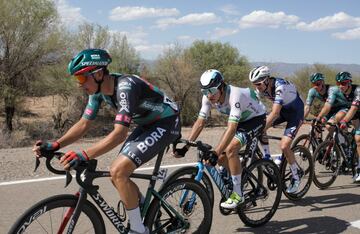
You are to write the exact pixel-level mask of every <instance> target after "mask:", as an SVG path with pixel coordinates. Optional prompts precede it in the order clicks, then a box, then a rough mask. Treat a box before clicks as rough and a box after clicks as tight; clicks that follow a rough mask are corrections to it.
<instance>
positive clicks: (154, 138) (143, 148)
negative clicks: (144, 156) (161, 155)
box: [136, 127, 166, 153]
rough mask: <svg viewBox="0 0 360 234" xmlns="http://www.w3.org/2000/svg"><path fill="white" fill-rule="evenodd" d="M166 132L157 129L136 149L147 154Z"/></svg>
mask: <svg viewBox="0 0 360 234" xmlns="http://www.w3.org/2000/svg"><path fill="white" fill-rule="evenodd" d="M165 132H166V130H165V129H163V128H160V127H157V128H156V130H155V131H153V132H152V133H150V136H148V137H146V138H145V140H144V141H142V142H140V143H139V144H138V145H137V146H136V147H137V148H138V149H139V150H140V151H141V153H145V152H146V151H147V150H148V148H149V147H151V146H153V145H154V144H155V143H156V142H158V141H159V139H160V138H161V137H162V136H163V135H164V133H165Z"/></svg>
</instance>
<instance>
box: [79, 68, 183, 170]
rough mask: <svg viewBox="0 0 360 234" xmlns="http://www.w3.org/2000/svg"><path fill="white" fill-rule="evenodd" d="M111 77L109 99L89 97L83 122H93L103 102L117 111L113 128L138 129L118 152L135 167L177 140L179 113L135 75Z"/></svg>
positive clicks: (115, 75)
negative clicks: (134, 125) (131, 125)
mask: <svg viewBox="0 0 360 234" xmlns="http://www.w3.org/2000/svg"><path fill="white" fill-rule="evenodd" d="M111 76H112V77H114V84H115V85H114V93H113V95H104V94H102V93H97V94H93V95H90V96H89V101H88V104H87V106H86V109H85V111H84V114H83V118H85V119H89V120H93V119H94V118H95V117H96V115H97V113H98V111H99V108H100V105H101V102H102V101H105V102H106V103H107V104H109V105H110V106H111V107H113V108H116V109H117V114H116V117H115V124H121V125H124V126H126V127H128V126H129V125H130V123H131V121H133V122H134V123H135V124H137V125H138V126H137V127H136V128H135V129H134V130H133V132H132V133H131V135H130V136H129V137H128V138H127V139H126V142H125V143H124V144H123V147H122V148H121V150H120V155H124V156H126V157H127V158H129V159H130V160H132V161H133V162H134V163H135V165H136V166H137V167H139V166H141V165H142V164H144V163H145V162H147V161H149V160H150V159H151V158H153V157H154V156H156V155H157V154H158V153H159V152H160V151H161V150H162V149H164V148H165V147H167V146H168V145H169V144H170V143H172V142H173V141H175V140H176V139H178V138H179V136H180V128H181V125H180V121H179V112H178V108H177V105H176V103H175V102H173V101H171V100H170V99H169V98H168V97H167V96H166V95H165V94H164V93H163V92H162V91H160V90H159V88H157V87H156V86H153V85H151V84H150V83H148V82H147V81H145V80H143V79H141V78H140V77H138V76H136V75H121V74H111Z"/></svg>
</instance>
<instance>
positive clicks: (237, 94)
mask: <svg viewBox="0 0 360 234" xmlns="http://www.w3.org/2000/svg"><path fill="white" fill-rule="evenodd" d="M224 92H225V100H224V103H222V104H220V103H217V104H215V105H213V104H211V102H210V101H209V99H208V98H207V97H206V96H205V95H203V98H202V106H201V109H200V113H199V117H200V118H205V119H206V118H207V117H208V116H209V113H210V110H211V108H212V107H214V108H216V109H217V110H218V111H219V112H220V113H223V114H226V115H228V116H229V120H228V121H229V122H236V123H238V122H244V121H246V120H249V119H251V118H253V117H256V116H259V115H263V114H265V113H266V109H265V106H264V105H263V104H262V103H261V102H260V101H259V99H258V98H257V96H256V93H255V91H254V90H252V89H250V88H239V87H235V86H232V85H226V86H225V91H224Z"/></svg>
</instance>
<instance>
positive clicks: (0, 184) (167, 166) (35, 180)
mask: <svg viewBox="0 0 360 234" xmlns="http://www.w3.org/2000/svg"><path fill="white" fill-rule="evenodd" d="M193 165H196V163H184V164H173V165H164V166H160V167H161V168H173V167H184V166H193ZM153 169H154V167H144V168H139V169H136V170H135V171H136V172H138V171H148V170H153ZM64 178H65V176H53V177H45V178H39V179H31V180H17V181H9V182H2V183H0V186H6V185H14V184H26V183H34V182H43V181H51V180H59V179H64Z"/></svg>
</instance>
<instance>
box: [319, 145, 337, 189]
mask: <svg viewBox="0 0 360 234" xmlns="http://www.w3.org/2000/svg"><path fill="white" fill-rule="evenodd" d="M330 143H331V144H333V143H332V142H331V140H327V141H324V142H322V143H321V144H320V145H319V146H318V147H317V149H316V150H315V154H314V158H315V160H314V170H315V173H314V179H313V180H314V184H315V185H316V187H318V188H320V189H326V188H328V187H330V186H331V185H332V184H333V183H334V182H335V180H336V177H337V176H338V174H339V170H340V161H341V158H340V150H339V148H338V147H337V146H335V145H334V144H333V146H332V149H330V151H327V148H328V147H329V144H330ZM334 150H335V151H334ZM326 152H328V153H329V155H328V156H327V157H329V159H331V161H330V162H328V161H323V160H322V159H323V157H324V154H325V153H326ZM324 163H325V164H324ZM325 173H329V175H330V176H329V179H325V180H324V179H323V178H325V177H324V174H325ZM320 178H321V179H320Z"/></svg>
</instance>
